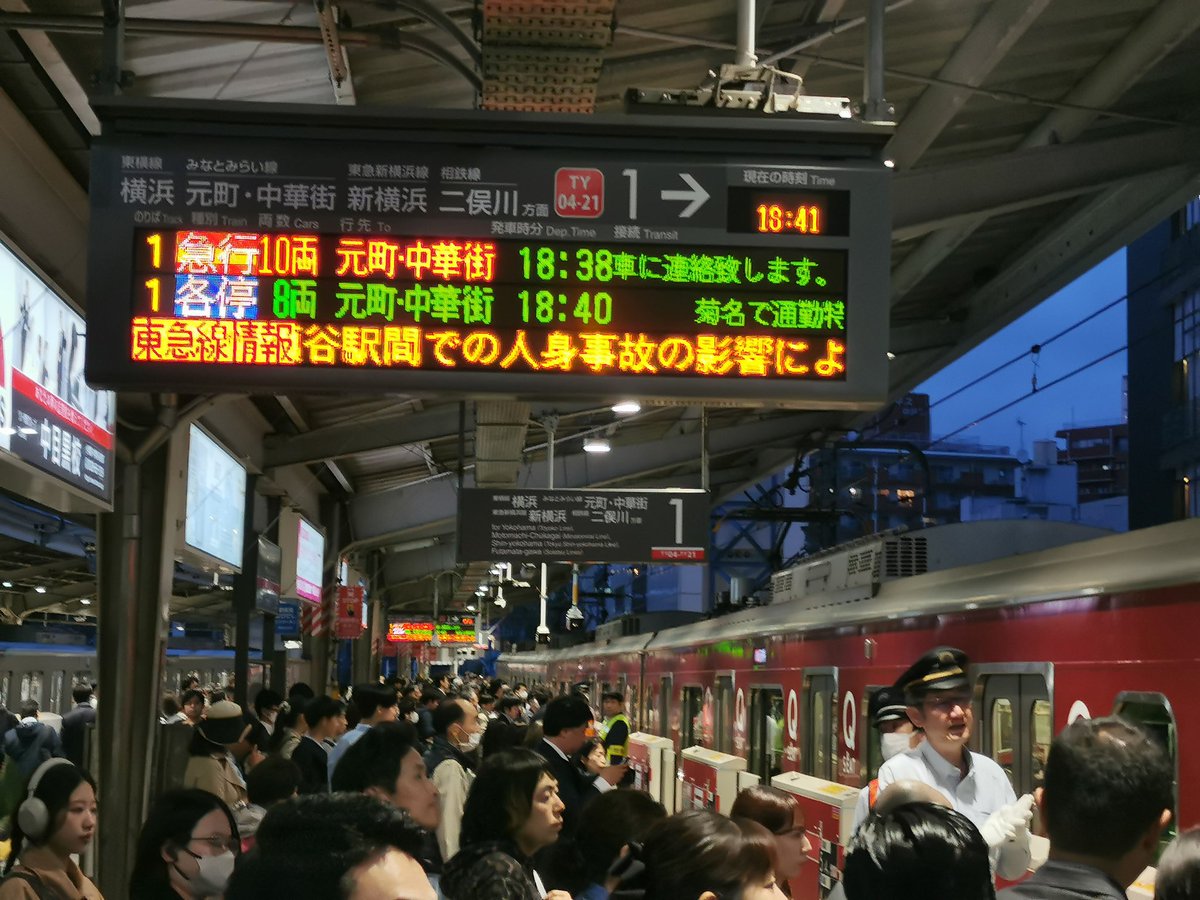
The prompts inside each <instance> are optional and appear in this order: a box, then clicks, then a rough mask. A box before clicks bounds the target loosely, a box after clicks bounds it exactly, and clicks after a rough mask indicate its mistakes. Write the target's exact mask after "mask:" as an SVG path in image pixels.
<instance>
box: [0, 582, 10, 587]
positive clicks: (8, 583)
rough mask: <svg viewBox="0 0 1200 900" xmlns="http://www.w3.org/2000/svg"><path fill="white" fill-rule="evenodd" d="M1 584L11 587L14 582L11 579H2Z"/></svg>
mask: <svg viewBox="0 0 1200 900" xmlns="http://www.w3.org/2000/svg"><path fill="white" fill-rule="evenodd" d="M0 585H3V586H4V587H6V588H10V587H12V582H11V581H0Z"/></svg>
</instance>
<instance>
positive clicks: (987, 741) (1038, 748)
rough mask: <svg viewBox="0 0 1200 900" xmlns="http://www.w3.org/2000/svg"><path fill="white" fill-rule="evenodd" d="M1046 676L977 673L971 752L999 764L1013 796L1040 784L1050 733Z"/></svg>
mask: <svg viewBox="0 0 1200 900" xmlns="http://www.w3.org/2000/svg"><path fill="white" fill-rule="evenodd" d="M1046 668H1048V667H1046ZM1047 674H1048V673H1047V672H1029V671H1024V672H1013V671H1011V669H1010V670H1009V671H1002V670H1001V671H994V672H989V671H988V667H986V666H981V667H980V671H979V675H980V683H979V686H978V687H977V688H976V694H975V699H976V705H975V708H976V711H977V721H978V722H979V723H980V734H979V735H978V747H976V749H978V750H979V751H980V752H981V753H983V754H984V755H985V756H990V757H991V758H992V759H994V760H995V761H996V762H997V763H999V765H1000V768H1002V769H1003V770H1004V774H1005V775H1007V776H1008V780H1009V781H1010V782H1011V783H1012V786H1013V790H1014V791H1016V793H1017V796H1020V795H1022V794H1028V793H1030V792H1031V791H1032V790H1033V789H1034V788H1035V787H1038V786H1039V785H1040V784H1041V779H1042V770H1043V768H1044V766H1045V763H1046V751H1047V749H1048V748H1049V745H1050V738H1051V736H1052V735H1051V731H1052V728H1053V726H1052V709H1051V704H1050V692H1049V691H1048V690H1047V688H1046V684H1047Z"/></svg>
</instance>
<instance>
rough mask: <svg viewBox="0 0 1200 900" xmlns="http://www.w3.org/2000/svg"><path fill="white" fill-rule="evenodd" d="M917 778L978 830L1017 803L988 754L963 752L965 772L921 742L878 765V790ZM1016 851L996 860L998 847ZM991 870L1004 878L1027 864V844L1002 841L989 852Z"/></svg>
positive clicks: (1012, 791) (1007, 782) (1001, 773)
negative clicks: (1005, 807)
mask: <svg viewBox="0 0 1200 900" xmlns="http://www.w3.org/2000/svg"><path fill="white" fill-rule="evenodd" d="M905 780H912V781H920V782H923V783H925V784H928V785H930V786H931V787H935V788H937V789H938V790H939V791H941V792H942V793H943V794H945V795H946V798H947V799H948V800H950V801H951V804H952V805H953V807H954V809H955V810H957V811H958V812H960V813H962V814H963V815H964V816H966V817H967V818H968V819H970V820H971V822H973V823H974V825H975V827H976V828H979V829H982V828H983V824H984V823H985V822H986V821H987V820H988V817H989V816H990V815H991V814H992V813H994V812H996V810H998V809H1000V807H1002V806H1007V805H1009V804H1010V803H1016V802H1017V795H1016V792H1015V791H1014V790H1013V787H1012V785H1011V784H1010V783H1009V781H1008V776H1007V775H1005V774H1004V770H1003V769H1001V768H1000V766H999V765H998V764H997V763H996V761H995V760H993V759H991V758H990V757H987V756H983V755H982V754H979V753H972V752H970V751H967V774H966V775H963V774H962V772H961V771H959V768H958V766H956V765H954V764H953V763H950V762H947V761H946V760H945V759H943V758H942V756H941V755H940V754H939V753H938V752H937V751H936V750H934V749H933V747H932V746H930V743H929V741H922V742H921V744H920V746H919V747H917V749H916V750H909V751H908V752H907V753H901V754H900V755H898V756H893V757H892V758H891V759H889V760H888V761H887V762H885V763H884V764H883V765H882V766H880V768H879V791H880V793H883V790H884V789H885V788H886V787H887V786H888V785H889V784H892V783H893V782H896V781H905ZM1010 847H1011V848H1013V850H1012V851H1011V852H1013V853H1018V855H1020V856H1023V857H1024V860H1023V861H1021V860H1019V859H1016V858H1013V859H1009V858H1007V856H1008V855H1007V853H1006V858H1005V859H1004V860H1001V859H1000V855H1001V850H1005V851H1008V849H1009V848H1010ZM991 857H992V870H993V871H996V870H997V868H998V867H999V868H1000V871H1001V874H1002V875H1005V877H1008V878H1011V877H1013V876H1012V875H1011V874H1009V873H1012V872H1013V871H1014V870H1017V871H1024V869H1025V867H1026V866H1027V865H1028V864H1029V848H1028V843H1027V842H1026V843H1024V844H1020V843H1018V844H1013V843H1006V844H1004V845H1003V847H1001V848H996V849H993V850H992V852H991Z"/></svg>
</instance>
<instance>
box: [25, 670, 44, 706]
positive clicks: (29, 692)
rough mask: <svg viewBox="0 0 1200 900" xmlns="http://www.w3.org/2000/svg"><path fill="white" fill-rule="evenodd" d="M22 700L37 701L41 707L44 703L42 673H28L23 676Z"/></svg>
mask: <svg viewBox="0 0 1200 900" xmlns="http://www.w3.org/2000/svg"><path fill="white" fill-rule="evenodd" d="M21 699H22V700H36V701H37V702H38V704H39V705H41V703H42V702H43V700H42V673H41V672H26V673H25V674H24V675H22V676H21Z"/></svg>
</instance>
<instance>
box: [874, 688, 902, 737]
mask: <svg viewBox="0 0 1200 900" xmlns="http://www.w3.org/2000/svg"><path fill="white" fill-rule="evenodd" d="M868 712H869V713H870V716H871V723H872V724H873V725H874V726H875V727H876V728H878V727H879V726H880V725H882V724H883V723H884V722H896V721H898V720H901V719H903V720H904V721H908V704H907V703H905V702H904V691H902V690H900V688H897V687H882V688H880V689H879V690H877V691H876V692H875V693H874V694H872V695H871V702H870V704H869V705H868Z"/></svg>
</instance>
